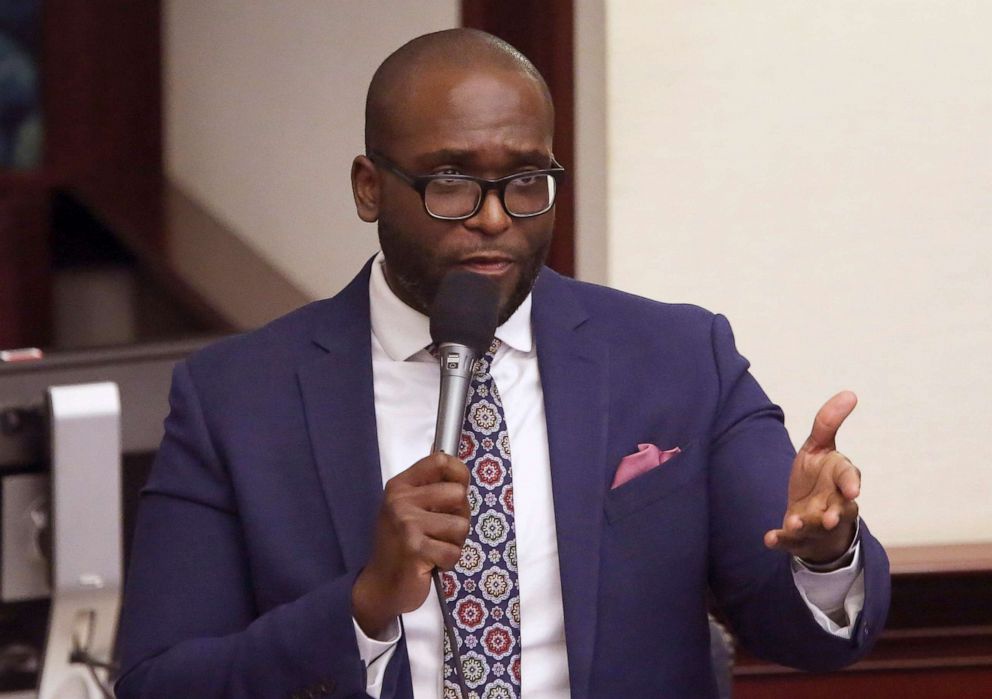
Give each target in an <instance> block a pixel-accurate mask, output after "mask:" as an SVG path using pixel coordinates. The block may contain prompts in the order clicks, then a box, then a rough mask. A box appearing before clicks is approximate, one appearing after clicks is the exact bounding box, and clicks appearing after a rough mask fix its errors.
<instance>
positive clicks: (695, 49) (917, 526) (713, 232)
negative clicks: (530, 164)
mask: <svg viewBox="0 0 992 699" xmlns="http://www.w3.org/2000/svg"><path fill="white" fill-rule="evenodd" d="M577 7H578V21H577V28H578V37H579V50H578V52H577V55H578V67H579V81H578V85H577V89H578V91H579V93H578V95H577V97H578V104H579V105H580V108H581V105H583V104H584V101H583V100H585V103H588V102H589V100H590V94H592V93H590V90H592V91H595V90H596V89H600V90H601V91H602V92H604V93H605V95H606V101H605V105H606V106H605V111H604V115H603V117H602V119H601V121H602V124H603V125H602V126H601V130H600V132H598V133H589V132H588V128H589V127H588V123H589V122H590V121H592V122H593V123H594V124H595V121H596V120H595V119H586V122H585V123H586V126H585V128H586V129H587V132H586V133H582V129H583V128H584V127H583V120H582V115H581V114H580V120H579V128H580V133H579V135H578V139H579V144H580V150H579V154H580V158H581V156H582V153H583V150H582V144H583V143H592V144H593V145H594V146H595V144H596V143H597V139H600V141H602V143H603V146H602V150H603V151H604V152H605V156H604V157H603V160H604V161H605V162H604V163H603V165H604V167H605V169H603V170H601V171H600V172H608V175H602V174H599V175H595V174H593V175H590V174H589V173H583V174H580V178H579V187H580V196H582V192H581V190H582V187H583V182H585V185H584V186H585V187H586V189H587V191H592V192H595V191H597V189H598V190H601V191H603V192H606V194H607V196H606V200H607V201H608V203H609V206H608V208H603V207H600V208H599V209H597V210H596V211H593V212H592V213H589V212H587V213H586V214H584V213H583V209H581V208H580V209H579V236H578V239H579V245H580V249H579V250H578V259H579V260H580V264H579V269H580V271H581V272H582V273H583V274H585V275H588V276H590V277H591V278H600V277H605V280H606V281H607V282H608V283H610V284H611V285H613V286H617V287H620V288H623V289H626V290H629V291H633V292H636V293H639V294H643V295H646V296H650V297H653V298H658V299H665V300H673V301H691V302H694V303H698V304H700V305H703V306H706V307H708V308H710V309H712V310H715V311H719V312H722V313H725V314H726V315H727V316H728V317H729V318H730V320H731V322H732V323H733V325H734V328H735V330H736V333H737V339H738V345H739V347H740V348H741V350H742V352H743V353H744V354H745V355H746V356H748V357H750V358H751V360H752V362H753V371H754V373H755V375H756V376H757V377H758V379H759V380H760V381H761V382H762V383H763V385H764V386H765V388H766V390H767V391H768V392H769V394H770V395H771V396H772V398H773V399H775V400H776V401H777V402H779V403H780V404H782V405H783V407H784V408H785V409H786V412H787V414H788V416H789V420H788V425H789V428H790V431H791V433H792V435H793V439H794V441H796V442H800V441H801V440H802V439H803V438H804V437H805V434H806V433H807V431H808V428H809V424H810V421H811V419H812V416H813V415H814V413H815V411H816V409H817V407H818V406H819V404H820V403H821V402H822V401H823V400H825V399H826V398H827V397H829V396H830V395H832V394H833V393H834V392H835V391H836V390H838V389H842V388H851V389H854V390H855V391H857V392H858V394H859V395H860V398H861V405H860V406H859V408H858V409H857V411H856V412H855V413H854V414H853V415H852V417H851V419H850V420H849V423H848V424H847V425H845V426H844V428H843V430H842V432H841V438H840V443H839V444H840V448H841V449H842V450H843V451H845V453H848V454H850V455H851V456H852V457H853V459H854V460H855V462H856V463H858V464H859V465H860V466H861V468H862V470H863V471H864V493H863V497H862V498H861V502H862V508H863V512H864V513H865V514H866V516H867V517H868V519H869V521H870V523H871V526H872V528H873V530H874V531H876V532H877V533H879V534H880V535H881V536H882V538H883V540H884V541H885V542H887V543H890V544H905V543H925V542H943V541H978V540H990V539H992V485H990V484H992V468H990V466H989V459H988V457H987V453H988V449H987V444H988V437H987V435H988V433H989V422H990V417H992V411H990V409H989V404H990V396H992V371H990V369H992V362H990V357H992V322H990V321H992V312H990V310H989V309H990V302H992V293H990V292H992V282H990V278H992V128H990V124H992V42H990V41H989V39H988V28H989V27H992V3H985V2H961V1H945V2H934V1H932V0H926V1H915V2H914V1H909V0H905V1H900V2H895V1H883V0H873V1H872V2H867V3H866V2H854V1H843V2H842V1H838V2H831V3H813V2H794V1H792V0H763V2H761V3H746V2H733V3H713V2H697V1H696V0H680V1H674V0H669V1H665V2H657V1H655V0H623V1H620V0H617V1H615V2H610V1H607V2H605V3H603V2H601V1H600V0H583V1H581V2H579V3H577ZM597 13H599V14H601V15H603V17H604V19H605V21H598V22H597V21H596V20H595V16H596V15H597ZM584 33H585V37H586V38H585V39H583V36H584ZM597 71H598V72H599V73H602V74H603V75H604V76H605V77H604V78H603V79H602V81H601V83H602V84H598V83H597V82H596V80H595V79H594V78H589V77H584V76H586V75H587V74H588V75H592V76H595V75H596V74H597ZM597 85H598V87H597ZM595 160H596V158H595V157H592V158H591V162H592V163H593V164H595ZM579 166H580V167H582V166H583V161H582V160H581V159H580V161H579ZM597 177H598V178H599V179H598V182H597V181H596V178H597ZM597 215H598V216H600V217H601V218H602V219H605V224H603V223H600V222H599V221H597V220H596V218H595V217H596V216H597ZM600 226H603V227H605V243H603V242H602V241H597V240H596V232H595V229H596V228H598V227H600ZM589 240H593V243H592V246H593V247H592V248H590V247H589V245H590V243H589V242H588V241H589ZM596 246H599V247H605V251H604V250H602V249H597V247H596ZM590 249H591V250H592V253H591V254H589V251H590ZM583 260H585V262H583ZM600 260H602V261H603V262H602V263H600V262H599V261H600Z"/></svg>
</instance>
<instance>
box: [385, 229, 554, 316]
mask: <svg viewBox="0 0 992 699" xmlns="http://www.w3.org/2000/svg"><path fill="white" fill-rule="evenodd" d="M378 229H379V245H380V247H381V248H382V253H383V255H384V256H385V258H386V271H387V274H386V280H387V282H389V287H390V288H391V289H392V291H393V293H395V294H396V295H397V296H398V297H399V298H400V300H401V301H403V302H404V303H405V304H406V305H408V306H410V307H411V308H413V309H415V310H417V311H420V312H421V313H423V314H424V315H428V316H429V315H430V308H431V304H433V303H434V297H435V296H436V295H437V290H438V287H439V286H440V284H441V279H442V278H443V277H444V275H445V274H446V273H447V272H448V271H450V270H451V269H452V268H453V267H454V265H456V264H457V262H458V260H457V259H450V260H449V259H444V258H442V257H438V256H437V255H435V254H434V253H433V251H432V250H431V249H430V246H429V244H424V243H423V242H421V241H419V240H417V239H416V238H415V237H414V236H411V235H405V234H403V233H400V232H399V231H397V230H396V229H395V228H394V227H393V226H391V225H389V224H387V223H385V222H384V221H383V220H382V219H381V218H380V219H379V221H378ZM550 249H551V237H550V236H547V239H546V240H542V241H541V242H540V244H539V245H538V246H537V248H536V249H534V250H530V251H528V252H529V253H530V254H527V255H520V254H515V255H513V258H514V260H515V266H516V267H517V268H518V270H519V274H518V276H517V280H516V283H515V284H513V286H512V287H510V288H509V290H507V289H504V288H503V284H502V283H501V284H500V296H501V299H500V307H499V315H498V321H497V322H498V324H499V325H502V324H503V323H505V322H506V320H507V319H508V318H509V317H510V316H512V315H513V313H514V311H516V310H517V308H519V307H520V304H521V303H523V301H524V299H526V298H527V295H528V294H529V293H530V292H531V289H533V288H534V283H535V282H536V281H537V277H538V275H539V274H540V273H541V267H542V266H543V265H544V261H545V260H546V259H547V257H548V252H549V251H550ZM491 251H492V248H488V249H487V248H480V249H479V250H477V251H473V250H465V251H461V254H462V255H466V254H473V253H475V252H479V253H484V252H491ZM396 287H399V288H396Z"/></svg>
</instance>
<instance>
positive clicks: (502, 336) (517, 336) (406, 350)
mask: <svg viewBox="0 0 992 699" xmlns="http://www.w3.org/2000/svg"><path fill="white" fill-rule="evenodd" d="M385 261H386V258H385V257H384V256H383V254H382V253H381V252H380V253H379V254H378V255H376V257H375V260H374V261H373V262H372V274H371V276H370V277H369V313H370V316H371V321H372V334H373V335H374V336H375V338H376V339H377V340H378V341H379V344H380V345H382V348H383V349H384V350H385V351H386V354H387V355H389V358H390V359H392V360H393V361H396V362H402V361H406V360H407V359H410V358H411V357H413V356H414V355H415V354H417V353H418V352H420V351H421V350H423V349H424V348H425V347H427V346H428V345H429V344H431V330H430V321H429V319H428V318H427V316H425V315H424V314H423V313H421V312H420V311H416V310H414V309H412V308H410V307H409V306H407V305H406V304H405V303H403V301H401V300H400V298H399V297H398V296H397V295H396V294H394V293H393V290H392V289H390V288H389V284H388V283H387V282H386V275H385V273H384V272H383V270H382V266H383V263H384V262H385ZM532 303H533V301H532V299H531V294H527V298H525V299H524V300H523V303H521V304H520V306H519V307H518V308H517V310H516V311H514V312H513V315H511V316H510V317H509V318H508V319H507V321H506V322H505V323H503V324H502V325H500V326H499V327H498V328H496V337H497V338H499V340H500V341H501V342H503V344H505V345H509V346H510V347H512V348H513V349H515V350H519V351H521V352H530V351H531V350H532V349H533V347H534V341H533V334H532V332H531V327H530V310H531V304H532Z"/></svg>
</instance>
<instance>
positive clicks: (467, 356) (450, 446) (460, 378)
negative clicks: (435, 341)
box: [434, 342, 477, 456]
mask: <svg viewBox="0 0 992 699" xmlns="http://www.w3.org/2000/svg"><path fill="white" fill-rule="evenodd" d="M438 358H439V359H440V361H441V395H440V396H439V398H438V403H437V425H436V426H435V428H434V451H443V452H444V453H445V454H450V455H452V456H458V443H459V442H460V441H461V435H462V424H463V423H464V422H465V404H466V403H467V402H468V389H469V385H470V384H471V382H472V372H473V370H474V369H475V360H476V359H477V357H476V354H475V352H473V351H472V350H471V349H470V348H468V347H466V346H465V345H459V344H456V343H454V342H442V343H441V345H440V346H439V347H438Z"/></svg>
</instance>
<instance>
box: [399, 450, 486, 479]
mask: <svg viewBox="0 0 992 699" xmlns="http://www.w3.org/2000/svg"><path fill="white" fill-rule="evenodd" d="M396 479H400V480H402V482H404V483H406V484H407V485H427V484H429V483H442V482H445V481H448V482H451V483H462V484H463V485H466V486H467V485H468V483H469V480H470V476H469V472H468V467H467V466H465V464H464V463H462V462H461V461H460V460H459V459H458V457H456V456H451V455H450V454H445V453H444V452H440V451H437V452H434V453H433V454H431V455H430V456H425V457H424V458H423V459H421V460H420V461H418V462H417V463H415V464H414V465H413V466H411V467H410V468H408V469H407V470H406V471H403V472H402V473H401V474H399V475H398V476H396V477H395V478H394V479H393V480H396Z"/></svg>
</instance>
